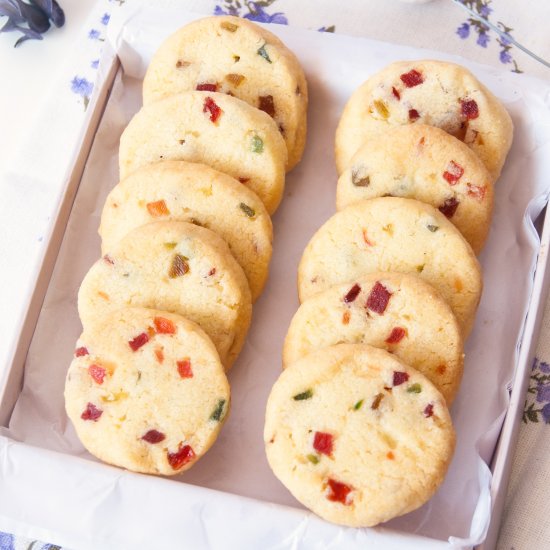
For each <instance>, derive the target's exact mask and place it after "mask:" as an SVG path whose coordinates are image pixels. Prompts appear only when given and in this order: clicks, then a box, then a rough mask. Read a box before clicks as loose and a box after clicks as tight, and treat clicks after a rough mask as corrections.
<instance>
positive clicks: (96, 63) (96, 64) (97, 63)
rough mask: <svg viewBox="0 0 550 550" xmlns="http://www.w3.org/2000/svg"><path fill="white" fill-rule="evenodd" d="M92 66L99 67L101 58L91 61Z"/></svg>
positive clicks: (93, 67)
mask: <svg viewBox="0 0 550 550" xmlns="http://www.w3.org/2000/svg"><path fill="white" fill-rule="evenodd" d="M90 67H91V68H92V69H97V68H98V67H99V59H94V60H93V61H92V62H91V63H90Z"/></svg>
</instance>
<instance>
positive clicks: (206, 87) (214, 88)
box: [195, 82, 218, 92]
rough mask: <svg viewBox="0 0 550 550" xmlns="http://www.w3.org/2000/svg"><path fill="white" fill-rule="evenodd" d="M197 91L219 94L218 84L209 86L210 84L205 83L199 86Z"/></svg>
mask: <svg viewBox="0 0 550 550" xmlns="http://www.w3.org/2000/svg"><path fill="white" fill-rule="evenodd" d="M195 90H198V91H199V92H217V91H218V85H217V84H216V83H214V84H209V83H208V82H203V83H201V84H197V87H196V88H195Z"/></svg>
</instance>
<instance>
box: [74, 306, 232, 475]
mask: <svg viewBox="0 0 550 550" xmlns="http://www.w3.org/2000/svg"><path fill="white" fill-rule="evenodd" d="M65 406H66V410H67V414H68V416H69V418H70V419H71V421H72V423H73V425H74V427H75V429H76V433H77V434H78V437H79V438H80V441H81V442H82V443H83V445H84V446H85V447H86V449H88V451H90V453H92V454H93V455H94V456H96V457H97V458H100V459H101V460H103V461H105V462H108V463H109V464H114V465H116V466H120V467H122V468H127V469H128V470H133V471H135V472H144V473H149V474H163V475H173V474H177V473H180V472H182V471H184V470H187V469H189V468H190V467H191V466H193V465H194V464H195V463H196V462H197V460H199V459H200V457H201V456H203V455H204V453H206V451H208V449H209V448H210V447H211V446H212V444H213V443H214V441H215V440H216V437H217V436H218V433H219V431H220V428H221V426H222V424H223V422H224V420H225V418H226V416H227V412H228V409H229V384H228V382H227V378H226V376H225V373H224V371H223V367H222V365H221V363H220V359H219V356H218V353H217V352H216V348H215V347H214V345H213V344H212V342H211V341H210V339H209V338H208V336H206V334H205V333H204V332H203V331H202V330H201V329H200V327H199V326H198V325H196V324H195V323H192V322H191V321H188V320H187V319H184V318H183V317H181V316H179V315H174V314H172V313H167V312H165V311H156V310H151V309H143V308H123V309H120V310H117V311H113V312H112V313H110V314H109V315H107V316H106V317H105V318H104V320H103V324H102V325H101V326H100V327H99V326H95V327H93V328H86V329H85V330H84V333H83V334H82V336H81V337H80V340H79V342H78V343H77V347H76V350H75V357H74V359H73V361H72V363H71V366H70V367H69V372H68V373H67V380H66V384H65Z"/></svg>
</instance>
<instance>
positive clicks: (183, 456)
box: [167, 444, 195, 470]
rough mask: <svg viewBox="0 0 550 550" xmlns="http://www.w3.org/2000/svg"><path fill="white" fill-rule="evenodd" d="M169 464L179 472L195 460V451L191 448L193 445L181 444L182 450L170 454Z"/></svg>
mask: <svg viewBox="0 0 550 550" xmlns="http://www.w3.org/2000/svg"><path fill="white" fill-rule="evenodd" d="M167 457H168V463H169V464H170V466H172V468H173V469H174V470H179V469H180V468H181V467H182V466H185V465H186V464H187V463H188V462H191V460H193V459H194V458H195V451H193V449H192V448H191V445H184V446H183V447H182V446H181V444H180V448H179V449H178V450H177V451H176V452H175V453H168V454H167Z"/></svg>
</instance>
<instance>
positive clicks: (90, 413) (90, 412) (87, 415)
mask: <svg viewBox="0 0 550 550" xmlns="http://www.w3.org/2000/svg"><path fill="white" fill-rule="evenodd" d="M102 414H103V411H102V410H101V409H98V408H97V407H96V406H95V405H94V404H93V403H88V404H87V405H86V408H85V409H84V412H83V413H82V414H81V415H80V418H82V420H92V421H94V422H97V421H98V420H99V417H100V416H101V415H102Z"/></svg>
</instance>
